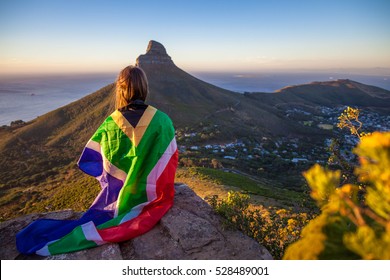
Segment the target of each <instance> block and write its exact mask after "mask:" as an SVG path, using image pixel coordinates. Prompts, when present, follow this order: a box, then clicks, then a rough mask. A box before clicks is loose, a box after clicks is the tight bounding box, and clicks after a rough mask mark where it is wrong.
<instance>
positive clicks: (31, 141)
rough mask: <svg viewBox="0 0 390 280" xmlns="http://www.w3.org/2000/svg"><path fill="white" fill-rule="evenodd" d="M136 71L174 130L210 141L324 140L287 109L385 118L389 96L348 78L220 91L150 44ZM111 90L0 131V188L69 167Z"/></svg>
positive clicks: (108, 104) (109, 101)
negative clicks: (200, 133)
mask: <svg viewBox="0 0 390 280" xmlns="http://www.w3.org/2000/svg"><path fill="white" fill-rule="evenodd" d="M137 65H139V66H140V67H142V68H143V69H144V70H145V72H146V74H147V76H148V79H149V85H150V95H149V98H148V100H147V103H149V104H151V105H153V106H155V107H157V108H158V109H160V110H162V111H164V112H166V113H167V114H168V115H169V116H170V117H171V118H172V120H173V122H174V124H175V126H176V128H177V129H183V130H184V129H187V130H201V129H202V127H203V126H205V125H207V126H211V127H215V128H218V130H219V131H220V132H221V133H220V134H218V135H216V136H215V138H214V139H213V141H214V142H223V141H225V142H226V141H231V140H234V139H239V138H242V137H252V138H254V139H256V138H260V137H264V136H267V137H277V136H285V137H308V138H310V139H314V140H315V139H316V137H321V139H323V136H326V135H329V134H330V132H329V131H326V130H323V129H320V128H318V127H307V126H305V125H303V124H302V123H300V122H297V121H294V120H293V119H291V118H286V111H287V110H290V109H293V108H304V109H305V110H306V111H315V110H318V108H320V107H336V106H346V105H348V106H357V107H359V108H366V109H367V110H374V111H376V112H378V113H381V114H387V115H389V114H390V91H387V90H385V89H381V88H378V87H373V86H369V85H364V84H361V83H358V82H354V81H351V80H338V81H331V82H313V83H311V84H305V85H298V86H290V87H286V88H283V89H281V90H279V91H277V92H274V93H246V94H239V93H236V92H232V91H229V90H225V89H222V88H219V87H216V86H214V85H211V84H209V83H206V82H204V81H202V80H199V79H197V78H195V77H193V76H191V75H190V74H188V73H186V72H185V71H183V70H181V69H180V68H178V67H177V66H176V65H175V64H174V62H173V61H172V59H171V57H170V56H169V55H168V54H167V52H166V50H165V48H164V46H163V45H161V44H160V43H158V42H155V41H150V42H149V45H148V48H147V51H146V54H144V55H141V56H139V57H138V59H137ZM113 89H114V85H113V84H111V85H107V86H106V87H104V88H102V89H100V90H99V91H97V92H95V93H92V94H90V95H88V96H86V97H84V98H82V99H80V100H78V101H76V102H73V103H71V104H69V105H67V106H64V107H61V108H58V109H56V110H54V111H51V112H49V113H47V114H45V115H42V116H40V117H38V118H36V119H34V120H33V121H30V122H28V123H26V124H24V125H20V126H13V127H3V128H0V153H1V159H0V164H1V166H2V168H1V169H0V188H1V189H2V190H4V189H7V188H12V187H17V186H20V185H21V184H23V182H24V181H25V182H26V184H27V182H30V181H31V180H30V179H31V177H33V176H35V177H36V178H35V179H36V180H35V181H39V180H45V178H46V177H47V176H48V174H52V173H55V172H56V170H58V168H59V167H61V166H65V165H67V164H71V163H75V162H76V160H77V158H78V156H79V154H80V152H81V151H82V148H83V146H84V145H85V143H86V142H87V141H88V139H89V138H90V137H91V135H92V134H93V132H94V131H95V129H96V128H97V127H98V126H99V125H100V123H101V122H102V121H103V120H104V119H105V117H107V116H108V115H109V114H110V113H111V112H112V110H113ZM50 172H51V173H50ZM21 178H25V180H24V181H23V180H21ZM29 180H30V181H29Z"/></svg>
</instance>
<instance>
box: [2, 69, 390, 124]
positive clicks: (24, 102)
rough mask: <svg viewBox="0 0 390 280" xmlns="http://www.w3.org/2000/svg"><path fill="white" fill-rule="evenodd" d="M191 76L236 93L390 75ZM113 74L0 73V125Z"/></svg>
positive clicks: (57, 103) (79, 93)
mask: <svg viewBox="0 0 390 280" xmlns="http://www.w3.org/2000/svg"><path fill="white" fill-rule="evenodd" d="M191 74H192V75H193V76H195V77H197V78H199V79H201V80H204V81H206V82H208V83H211V84H214V85H216V86H219V87H222V88H225V89H229V90H232V91H236V92H240V93H243V92H273V91H275V90H278V89H280V88H283V87H285V86H289V85H299V84H305V83H310V82H313V81H330V80H336V79H351V80H355V81H357V82H360V83H364V84H368V85H374V86H378V87H381V88H384V89H387V90H390V76H387V75H386V76H385V75H383V76H373V75H357V74H338V73H255V74H254V73H207V72H194V73H191ZM115 77H116V74H114V73H107V74H77V75H76V74H73V75H65V74H61V75H46V76H21V75H19V76H10V75H8V76H0V126H1V125H9V124H10V123H11V121H14V120H23V121H29V120H32V119H34V118H36V117H38V116H40V115H43V114H45V113H47V112H50V111H52V110H54V109H57V108H59V107H61V106H64V105H67V104H69V103H71V102H73V101H76V100H78V99H80V98H82V97H84V96H86V95H88V94H90V93H93V92H95V91H97V90H99V89H100V88H102V87H104V86H106V85H107V84H110V83H113V82H114V80H115Z"/></svg>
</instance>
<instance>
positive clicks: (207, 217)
mask: <svg viewBox="0 0 390 280" xmlns="http://www.w3.org/2000/svg"><path fill="white" fill-rule="evenodd" d="M175 190H176V195H175V204H174V206H173V207H172V209H170V210H169V212H168V213H167V214H166V215H165V216H164V217H163V218H162V219H161V221H160V222H159V223H158V224H157V225H156V226H155V227H154V228H153V229H152V230H151V231H149V232H147V233H146V234H144V235H142V236H139V237H137V238H134V239H132V240H129V241H126V242H123V243H120V244H105V245H103V246H100V247H96V248H92V249H88V250H82V251H78V252H74V253H68V254H61V255H55V256H50V257H40V256H37V255H33V256H25V255H21V254H19V252H18V251H17V250H16V246H15V235H16V233H17V232H18V231H19V230H21V229H22V228H23V227H25V226H26V225H28V224H29V223H30V222H32V221H33V220H36V219H38V218H51V219H77V218H79V217H80V216H81V215H82V213H77V212H73V211H71V210H65V211H60V212H51V213H45V214H32V215H27V216H23V217H19V218H16V219H13V220H10V221H7V222H3V223H1V224H0V248H1V251H0V258H1V259H2V260H5V259H57V260H58V259H61V260H79V259H80V260H100V259H107V260H109V259H111V260H121V259H181V260H191V259H201V260H206V259H272V256H271V255H270V253H269V252H268V251H267V249H265V248H264V247H263V246H261V245H259V244H258V243H257V242H256V241H254V240H253V239H251V238H249V237H247V236H245V235H243V234H242V233H241V232H239V231H231V230H225V229H224V228H223V227H222V224H221V218H220V217H219V216H218V215H217V214H216V213H215V212H214V211H213V210H212V208H211V207H210V206H209V205H208V204H207V203H206V202H205V201H203V200H202V199H201V198H200V197H199V196H197V195H196V194H195V193H194V192H193V191H192V190H191V189H190V188H189V187H188V186H186V185H176V186H175Z"/></svg>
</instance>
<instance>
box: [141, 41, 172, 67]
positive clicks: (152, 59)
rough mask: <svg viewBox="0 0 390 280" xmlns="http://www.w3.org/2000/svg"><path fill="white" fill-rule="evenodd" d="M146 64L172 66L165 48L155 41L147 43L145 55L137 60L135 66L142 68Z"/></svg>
mask: <svg viewBox="0 0 390 280" xmlns="http://www.w3.org/2000/svg"><path fill="white" fill-rule="evenodd" d="M148 64H165V65H174V63H173V61H172V59H171V57H170V56H169V55H168V54H167V51H166V50H165V47H164V46H163V45H162V44H160V43H159V42H156V41H153V40H151V41H149V44H148V48H147V49H146V54H143V55H140V56H139V57H138V58H137V62H136V65H137V66H140V67H143V66H145V65H148Z"/></svg>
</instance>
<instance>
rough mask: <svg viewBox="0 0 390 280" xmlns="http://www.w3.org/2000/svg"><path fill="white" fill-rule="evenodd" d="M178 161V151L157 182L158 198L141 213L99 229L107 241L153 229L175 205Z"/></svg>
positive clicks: (130, 237)
mask: <svg viewBox="0 0 390 280" xmlns="http://www.w3.org/2000/svg"><path fill="white" fill-rule="evenodd" d="M177 162H178V151H177V150H176V152H175V153H174V154H173V155H172V157H171V159H170V160H169V162H168V164H167V166H166V167H165V169H164V171H163V172H162V173H161V175H160V177H159V178H158V179H157V182H156V193H157V199H155V200H154V201H152V202H151V203H149V204H148V205H146V206H145V207H144V208H143V209H142V211H141V213H140V214H139V215H138V216H137V217H135V218H134V219H131V220H129V221H127V222H124V223H123V224H121V225H119V226H114V227H110V228H106V229H101V230H98V232H99V234H100V236H101V237H102V239H103V240H104V241H106V242H122V241H126V240H129V239H132V238H135V237H137V236H139V235H141V234H144V233H146V232H148V231H149V230H151V229H152V228H153V227H154V226H155V225H156V224H157V223H158V222H159V221H160V220H161V218H162V217H163V216H164V215H165V213H166V212H168V210H169V209H170V208H171V207H172V205H173V198H174V195H175V189H174V180H175V172H176V168H177Z"/></svg>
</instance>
